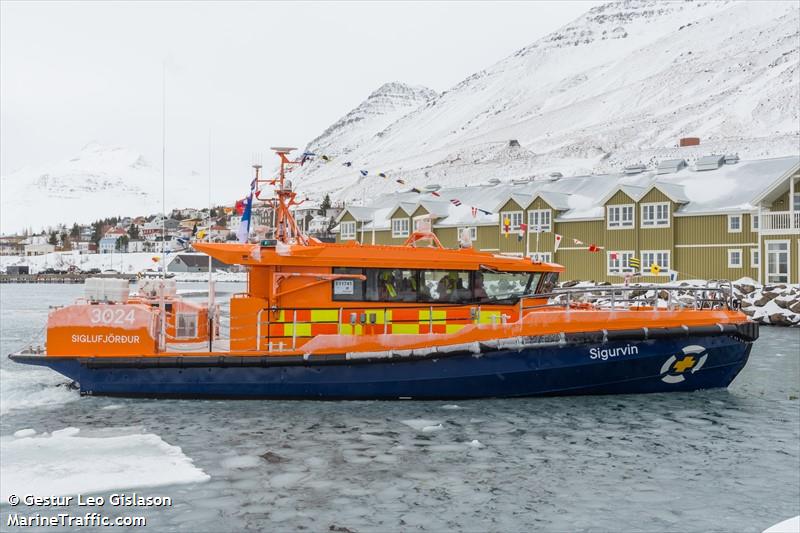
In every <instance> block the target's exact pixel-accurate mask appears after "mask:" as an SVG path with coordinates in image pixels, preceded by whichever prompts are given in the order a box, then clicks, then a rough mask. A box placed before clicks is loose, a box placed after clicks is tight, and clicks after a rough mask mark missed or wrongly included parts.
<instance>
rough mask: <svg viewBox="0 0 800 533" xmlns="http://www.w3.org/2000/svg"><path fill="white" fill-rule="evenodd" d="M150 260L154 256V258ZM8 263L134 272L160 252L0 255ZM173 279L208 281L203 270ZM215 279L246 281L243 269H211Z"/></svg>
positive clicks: (0, 262)
mask: <svg viewBox="0 0 800 533" xmlns="http://www.w3.org/2000/svg"><path fill="white" fill-rule="evenodd" d="M174 258H175V254H174V253H170V254H167V256H166V261H167V265H169V263H170V262H171V261H172V260H173V259H174ZM154 259H158V260H157V261H154ZM9 265H28V266H29V267H30V271H31V274H37V273H39V272H41V271H42V270H45V269H47V268H55V269H66V268H68V267H70V266H73V265H75V266H77V267H78V268H80V269H81V270H91V269H93V268H99V269H100V270H101V271H102V270H116V271H117V272H119V273H121V274H137V273H139V272H142V271H145V270H148V269H160V268H161V254H158V253H148V252H136V253H126V254H80V253H78V252H77V251H75V252H53V253H49V254H45V255H35V256H29V257H22V256H16V255H4V256H0V269H1V270H5V269H6V268H7V267H8V266H9ZM174 279H175V280H176V281H208V274H207V273H205V272H176V273H175V278H174ZM214 279H215V280H216V281H247V274H245V273H244V272H215V273H214Z"/></svg>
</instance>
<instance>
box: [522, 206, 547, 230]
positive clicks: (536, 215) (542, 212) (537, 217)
mask: <svg viewBox="0 0 800 533" xmlns="http://www.w3.org/2000/svg"><path fill="white" fill-rule="evenodd" d="M551 213H552V212H551V211H550V210H549V209H534V210H533V211H528V232H531V233H535V232H536V228H537V226H538V228H539V231H540V232H548V231H550V230H551V229H552V225H551V224H550V218H551Z"/></svg>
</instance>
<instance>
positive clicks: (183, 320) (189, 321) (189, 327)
mask: <svg viewBox="0 0 800 533" xmlns="http://www.w3.org/2000/svg"><path fill="white" fill-rule="evenodd" d="M195 337H197V313H177V314H176V315H175V338H176V339H194V338H195Z"/></svg>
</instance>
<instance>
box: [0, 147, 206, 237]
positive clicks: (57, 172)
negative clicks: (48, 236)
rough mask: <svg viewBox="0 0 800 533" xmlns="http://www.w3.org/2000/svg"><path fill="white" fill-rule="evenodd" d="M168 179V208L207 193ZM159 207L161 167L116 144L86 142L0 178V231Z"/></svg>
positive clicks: (200, 199) (197, 200) (141, 212)
mask: <svg viewBox="0 0 800 533" xmlns="http://www.w3.org/2000/svg"><path fill="white" fill-rule="evenodd" d="M187 181H188V180H187ZM168 182H170V185H171V186H170V189H169V190H168V191H167V208H168V209H170V208H171V207H176V206H178V205H180V206H192V205H197V206H199V205H203V204H204V203H207V202H208V200H207V193H206V198H205V199H204V198H203V196H204V195H203V193H202V192H200V193H198V192H192V190H191V189H189V188H182V187H180V186H176V185H175V184H176V183H177V182H178V180H174V179H168ZM193 196H197V198H193ZM160 211H161V170H160V169H158V168H156V167H155V166H153V165H152V164H150V163H149V162H148V161H147V160H145V158H144V157H142V155H141V154H138V153H136V152H134V151H131V150H129V149H127V148H122V147H109V146H102V145H100V144H97V143H90V144H87V145H86V146H84V147H83V149H82V150H81V151H80V153H78V154H77V155H75V157H72V158H70V159H68V160H66V161H61V162H58V163H55V164H51V165H45V166H42V167H37V168H32V167H26V168H23V169H20V170H18V171H16V172H14V173H12V174H9V175H7V176H3V178H2V181H0V233H12V232H16V231H19V230H21V229H23V228H28V227H30V228H33V229H34V230H39V229H40V228H42V227H46V226H55V225H57V224H59V223H64V224H72V223H73V222H79V223H88V222H92V221H94V220H97V219H99V218H103V217H106V216H115V215H123V216H125V215H130V216H136V215H144V214H150V213H158V212H160Z"/></svg>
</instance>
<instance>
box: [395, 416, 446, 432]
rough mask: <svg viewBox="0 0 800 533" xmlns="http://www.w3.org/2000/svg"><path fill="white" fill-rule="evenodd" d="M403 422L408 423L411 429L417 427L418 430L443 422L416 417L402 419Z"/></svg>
mask: <svg viewBox="0 0 800 533" xmlns="http://www.w3.org/2000/svg"><path fill="white" fill-rule="evenodd" d="M402 422H403V424H405V425H407V426H408V427H410V428H411V429H416V430H417V431H424V429H425V428H426V427H431V426H435V425H437V424H439V425H441V422H439V421H438V420H427V419H425V418H415V419H413V420H402Z"/></svg>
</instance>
